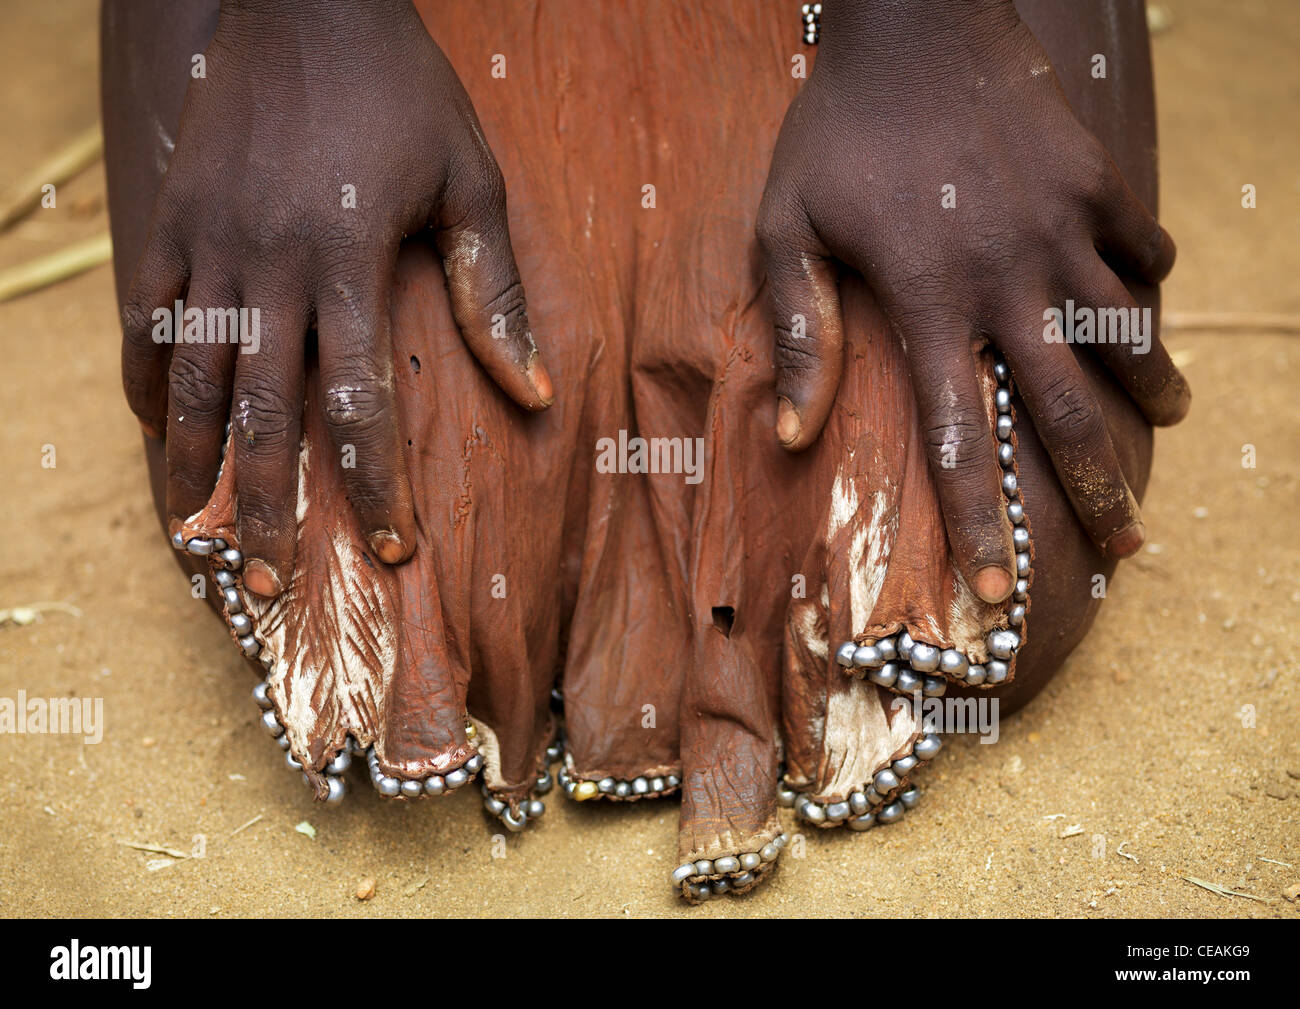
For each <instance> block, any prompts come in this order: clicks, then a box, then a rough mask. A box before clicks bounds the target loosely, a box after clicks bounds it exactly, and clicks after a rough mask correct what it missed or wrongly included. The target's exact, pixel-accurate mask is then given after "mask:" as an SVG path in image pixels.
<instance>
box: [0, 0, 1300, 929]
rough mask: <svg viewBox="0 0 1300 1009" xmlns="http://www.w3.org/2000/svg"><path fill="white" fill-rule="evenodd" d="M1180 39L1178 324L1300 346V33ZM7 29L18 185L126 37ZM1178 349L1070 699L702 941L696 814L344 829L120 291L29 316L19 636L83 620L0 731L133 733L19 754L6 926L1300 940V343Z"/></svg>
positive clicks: (1181, 338)
mask: <svg viewBox="0 0 1300 1009" xmlns="http://www.w3.org/2000/svg"><path fill="white" fill-rule="evenodd" d="M1167 6H1168V9H1169V10H1170V11H1171V13H1172V15H1173V19H1174V24H1173V26H1172V28H1170V29H1169V30H1168V31H1167V32H1165V33H1163V34H1162V35H1160V36H1159V37H1158V38H1157V40H1156V57H1157V63H1156V66H1157V73H1158V78H1159V79H1158V94H1159V96H1160V100H1161V123H1160V129H1161V139H1162V146H1163V150H1162V161H1163V171H1164V206H1163V220H1164V223H1165V224H1166V225H1167V226H1168V227H1169V229H1170V230H1171V232H1172V233H1173V234H1174V235H1175V236H1176V238H1177V240H1178V242H1179V247H1180V256H1179V263H1178V267H1177V269H1176V270H1175V272H1174V275H1173V278H1172V279H1171V281H1170V282H1169V284H1168V287H1167V301H1166V304H1167V307H1168V308H1169V309H1170V310H1173V311H1184V312H1186V311H1241V312H1264V311H1267V312H1287V313H1293V314H1294V313H1300V289H1298V288H1297V286H1296V284H1295V277H1296V275H1297V272H1300V261H1298V258H1297V251H1296V235H1297V224H1298V223H1300V215H1298V214H1297V212H1296V211H1297V201H1300V173H1298V171H1297V168H1296V166H1297V165H1298V164H1300V134H1297V131H1296V129H1295V113H1294V110H1295V108H1296V106H1297V102H1298V101H1300V72H1298V71H1297V68H1296V64H1295V60H1294V54H1295V52H1296V51H1297V49H1300V4H1295V3H1292V2H1290V0H1274V2H1263V0H1255V2H1242V3H1236V4H1233V5H1231V7H1230V11H1231V13H1230V15H1225V14H1224V13H1223V11H1222V10H1221V8H1226V7H1227V5H1223V4H1215V3H1210V2H1191V0H1188V2H1183V3H1173V4H1169V5H1167ZM0 21H2V22H3V23H4V24H5V25H6V29H7V30H6V31H5V33H4V34H3V37H0V66H3V67H4V68H5V70H4V73H3V79H2V80H0V98H2V99H3V100H0V136H4V137H5V138H6V142H5V143H4V144H3V145H2V147H0V181H8V180H10V179H12V178H13V177H15V176H16V175H17V174H20V173H21V172H22V171H23V170H24V169H28V168H30V167H31V166H32V165H33V164H34V163H35V162H36V161H38V160H39V159H40V157H41V156H43V154H44V153H45V152H48V151H49V150H51V149H53V148H54V147H56V146H57V145H58V144H59V143H60V141H61V140H64V139H66V138H67V137H69V136H71V135H72V134H74V133H75V132H77V131H78V130H80V129H81V128H82V127H84V126H85V125H87V124H88V123H90V122H92V121H93V120H94V118H95V116H96V115H97V105H98V98H97V94H96V88H97V78H96V65H97V42H96V14H95V5H94V4H93V3H91V2H87V0H77V2H66V3H60V4H57V5H56V4H40V3H35V2H31V3H4V4H0ZM1245 183H1252V184H1254V185H1255V186H1256V187H1257V189H1258V194H1259V195H1258V203H1259V206H1258V209H1256V210H1245V209H1242V207H1241V206H1240V193H1241V186H1242V185H1243V184H1245ZM102 194H103V175H102V168H99V167H97V168H96V169H94V170H93V171H88V172H86V173H84V174H83V175H82V177H80V178H79V179H77V180H76V181H75V182H73V183H70V184H69V185H67V186H66V187H63V188H62V189H61V190H60V192H59V197H58V207H57V209H55V210H41V211H37V212H35V213H34V214H32V215H31V216H30V217H29V218H28V219H27V220H25V221H24V222H22V223H21V224H20V225H18V226H17V227H16V228H14V229H13V230H12V231H11V232H9V233H8V234H6V235H4V236H3V237H0V267H3V266H5V265H8V264H10V263H13V262H17V261H20V260H22V259H24V258H28V257H31V256H33V255H35V254H39V253H43V252H46V251H49V250H52V249H54V248H57V247H59V246H61V245H63V244H66V243H67V242H70V241H72V240H74V239H78V238H81V237H85V236H88V235H90V234H93V233H95V232H96V231H99V230H102V229H103V228H105V227H106V226H107V221H106V217H105V214H104V211H103V207H102ZM1167 339H1168V341H1169V344H1170V346H1171V349H1172V350H1173V351H1174V352H1175V354H1176V357H1177V360H1178V361H1179V363H1180V364H1181V365H1182V366H1183V368H1184V369H1185V371H1186V373H1187V375H1188V376H1189V378H1190V380H1191V382H1192V384H1193V386H1194V388H1195V392H1196V404H1195V407H1194V410H1193V413H1192V415H1191V417H1190V418H1189V420H1188V421H1187V422H1186V423H1185V424H1183V425H1182V426H1181V427H1178V428H1176V429H1174V430H1171V431H1167V432H1162V433H1160V434H1159V436H1158V443H1157V457H1156V466H1155V475H1154V478H1153V481H1152V485H1151V489H1150V493H1149V497H1148V501H1147V504H1146V506H1145V509H1144V510H1145V516H1146V522H1147V527H1148V531H1149V535H1150V543H1149V545H1148V547H1147V548H1146V550H1145V552H1144V553H1143V554H1142V555H1141V556H1140V557H1138V558H1137V559H1135V560H1132V561H1130V562H1128V563H1126V564H1125V565H1124V566H1123V567H1122V569H1121V572H1120V574H1119V576H1118V577H1117V578H1116V579H1115V580H1114V582H1113V584H1112V586H1111V592H1110V594H1111V597H1112V598H1111V600H1110V605H1109V606H1108V607H1107V608H1106V609H1105V610H1104V611H1103V614H1102V616H1101V619H1100V621H1099V622H1098V624H1097V626H1096V628H1095V630H1094V631H1093V633H1092V635H1091V636H1090V637H1089V638H1088V640H1087V641H1086V642H1085V644H1084V645H1083V646H1082V647H1081V648H1080V649H1079V650H1078V652H1077V653H1076V654H1075V655H1074V657H1073V658H1072V659H1071V661H1070V663H1069V665H1068V668H1067V669H1065V670H1064V671H1063V673H1062V674H1061V675H1060V676H1059V677H1058V678H1057V679H1056V681H1055V682H1054V684H1053V685H1052V686H1051V687H1050V688H1049V689H1048V690H1047V691H1046V693H1045V694H1044V695H1043V696H1042V697H1041V698H1040V699H1039V700H1037V701H1036V702H1035V703H1034V704H1033V705H1032V706H1031V707H1030V708H1029V709H1028V710H1027V711H1026V712H1025V713H1024V714H1023V715H1020V716H1018V717H1016V718H1014V719H1010V720H1009V721H1008V722H1007V723H1006V724H1005V725H1004V726H1003V734H1002V739H1001V741H1000V742H999V743H998V744H997V745H994V746H981V745H978V744H977V743H976V742H975V740H974V738H973V737H967V738H963V739H960V740H955V741H953V742H952V743H950V745H949V746H947V747H946V748H945V750H944V752H943V753H942V754H941V755H940V757H939V758H938V759H937V760H936V761H935V763H934V765H933V766H932V767H931V768H930V769H929V771H928V773H927V774H926V775H925V776H924V777H923V779H922V786H923V788H924V789H925V793H926V794H925V798H924V799H923V801H922V805H921V806H920V807H919V809H918V810H917V812H916V813H915V814H914V815H911V816H909V817H908V818H907V819H906V820H905V821H904V822H903V823H902V824H900V825H898V826H895V827H891V828H889V829H887V830H877V831H873V832H870V833H868V834H865V835H862V836H855V835H850V834H846V833H845V832H840V831H836V832H834V833H832V834H828V835H818V836H812V837H810V838H809V839H808V841H807V844H806V845H805V847H804V851H803V855H804V857H802V858H785V859H783V861H782V863H781V868H780V870H779V872H778V873H777V874H776V876H775V878H774V880H773V881H772V882H771V883H770V884H769V885H767V886H765V887H763V888H760V890H758V891H757V892H756V893H755V894H753V895H751V896H749V897H748V898H745V899H743V900H739V901H722V902H716V903H713V904H710V905H708V906H705V907H703V908H700V909H696V910H688V909H686V908H685V907H683V906H682V905H680V904H679V903H678V902H677V901H676V900H674V899H673V897H672V896H671V891H670V890H669V888H668V886H667V885H666V883H667V881H666V876H667V873H668V872H669V871H670V870H671V868H672V866H673V863H674V853H675V829H676V820H677V806H676V804H675V803H672V802H660V803H655V804H639V805H635V806H631V807H621V808H611V807H597V808H592V807H591V806H576V805H574V804H572V803H567V802H564V801H562V800H560V799H559V798H557V797H556V796H555V795H552V797H551V801H550V802H549V807H550V809H549V812H548V813H547V815H546V817H545V819H544V820H543V821H542V823H541V825H540V829H537V830H530V831H528V832H526V833H525V834H524V835H522V836H518V837H513V836H512V837H510V838H509V840H508V841H507V842H506V843H505V846H504V852H505V857H495V858H494V857H493V843H492V837H493V835H494V834H495V833H496V832H497V831H496V830H494V829H493V828H492V827H490V826H489V823H488V821H487V820H486V818H485V817H484V816H483V814H482V813H481V811H480V808H479V801H478V796H477V794H476V790H474V789H469V790H466V792H465V793H463V794H459V795H457V796H455V797H454V798H452V799H450V800H446V801H442V802H439V803H420V804H415V805H402V804H390V803H384V802H381V801H380V800H379V798H378V797H377V796H376V795H375V794H374V793H373V792H372V791H371V790H370V789H369V788H368V787H361V788H357V789H356V790H354V792H353V794H352V795H350V796H349V797H348V799H347V801H346V802H345V803H344V804H343V805H342V807H340V808H338V809H325V808H324V807H320V806H316V805H314V804H313V803H312V802H311V801H310V800H309V798H308V794H307V791H306V790H305V789H304V788H303V787H302V784H301V782H300V781H299V780H298V777H297V776H296V775H293V774H291V773H290V772H288V771H287V770H286V769H285V767H284V764H283V762H282V760H281V758H280V752H279V751H278V750H277V749H276V748H275V747H274V746H272V745H271V743H270V742H269V741H268V740H267V738H266V736H265V735H263V733H262V732H261V730H260V729H259V728H258V727H257V725H256V717H255V709H254V706H253V704H252V702H251V700H250V699H249V689H250V687H251V686H252V684H251V682H250V678H249V674H248V672H247V671H246V670H245V668H244V667H243V666H241V665H240V663H239V662H238V661H237V660H236V658H235V656H234V655H233V654H232V649H231V647H230V643H229V640H228V638H227V637H226V635H225V632H224V631H223V629H222V628H221V627H220V626H219V625H218V623H217V621H215V620H214V619H212V618H211V616H209V615H208V613H207V612H206V611H205V609H204V608H203V607H202V606H201V604H199V603H198V602H196V601H194V600H192V599H190V598H189V596H188V593H187V591H186V588H187V586H186V584H185V582H184V581H183V579H182V577H181V575H180V574H179V572H178V571H177V569H176V568H175V567H174V565H173V563H172V560H171V557H170V556H169V553H170V551H169V549H168V547H167V546H166V544H165V541H164V540H163V538H162V537H161V535H160V533H159V530H158V528H157V526H156V524H155V522H154V517H153V514H152V509H151V507H150V504H149V500H148V497H147V493H146V486H145V469H144V463H143V459H142V456H141V452H140V444H139V434H138V430H137V427H136V424H135V422H134V420H133V419H132V418H131V416H130V414H129V413H128V412H127V409H126V406H125V404H124V402H123V399H122V395H121V391H120V386H119V378H118V335H117V330H116V323H115V307H114V301H113V294H112V286H111V281H110V276H109V270H108V268H107V267H102V268H100V269H97V270H94V271H93V272H90V273H88V274H85V275H83V276H82V277H80V278H77V279H75V280H73V281H70V282H67V283H64V284H62V285H61V286H58V287H56V288H53V289H50V290H46V291H44V292H41V293H38V294H35V295H31V296H28V297H25V298H22V299H19V300H17V301H13V302H11V303H8V304H5V305H2V306H0V351H2V354H3V365H0V369H2V374H3V377H2V378H0V388H2V389H3V405H4V414H3V424H2V425H0V487H2V488H3V490H2V491H0V494H2V495H3V499H2V500H3V507H0V608H4V607H13V606H17V605H22V604H27V603H32V602H35V601H39V600H64V601H67V602H70V603H73V604H75V605H76V606H77V607H79V608H80V609H81V611H82V615H81V616H80V617H75V616H70V615H65V614H62V613H50V614H47V615H46V616H45V617H44V618H43V619H42V620H40V621H39V622H36V623H32V624H29V625H26V626H21V627H18V626H8V627H5V628H0V697H11V698H12V697H15V696H16V695H17V692H18V691H19V690H26V691H27V692H28V694H29V695H33V696H35V695H39V696H76V697H102V698H103V700H104V712H105V719H106V723H107V728H106V731H105V734H104V738H103V741H102V742H101V743H99V744H98V745H84V744H83V743H82V742H81V741H80V740H79V739H77V738H69V737H66V736H30V735H24V736H16V735H11V736H0V769H3V775H2V777H3V783H2V784H0V823H2V824H3V825H4V830H3V831H0V914H3V915H60V916H62V915H161V916H168V915H178V916H209V915H213V916H244V915H310V916H336V915H337V916H343V915H348V916H352V915H360V916H367V915H400V916H421V917H427V916H439V915H503V914H504V915H519V914H525V913H526V914H534V915H689V916H694V917H712V916H766V915H781V916H792V915H847V916H865V915H896V916H904V915H905V916H916V915H1033V916H1076V915H1082V916H1102V915H1116V916H1141V917H1147V916H1152V917H1155V916H1182V915H1191V916H1202V915H1235V916H1283V917H1288V916H1290V917H1293V916H1296V915H1297V914H1300V903H1297V904H1291V903H1288V902H1287V901H1286V900H1284V899H1283V898H1282V896H1281V891H1282V890H1283V889H1284V888H1285V887H1287V886H1288V885H1290V884H1295V883H1300V831H1298V829H1297V826H1298V824H1300V739H1298V738H1297V737H1298V735H1300V731H1298V730H1297V725H1298V724H1300V688H1298V687H1297V682H1296V665H1297V653H1298V651H1300V649H1298V647H1297V644H1296V641H1295V639H1294V638H1293V637H1292V635H1293V634H1294V633H1296V632H1297V616H1296V614H1297V612H1300V607H1298V606H1297V604H1300V537H1298V536H1297V521H1296V509H1297V493H1296V491H1297V474H1298V472H1300V432H1298V430H1297V420H1298V419H1300V410H1298V409H1297V405H1296V400H1295V391H1296V389H1297V388H1300V342H1297V340H1296V338H1295V337H1294V336H1292V337H1288V336H1285V335H1281V334H1269V333H1261V334H1253V335H1225V334H1213V333H1193V332H1186V331H1178V332H1172V333H1169V334H1167ZM1246 444H1250V445H1253V446H1254V447H1255V450H1256V459H1257V465H1256V468H1254V469H1247V468H1243V466H1242V452H1243V445H1246ZM45 445H54V446H55V449H56V452H57V456H56V461H57V465H56V467H55V468H52V469H48V468H43V467H42V465H41V460H42V451H43V446H45ZM1243 712H1245V713H1246V714H1249V713H1250V712H1253V720H1252V719H1250V718H1248V717H1246V715H1245V714H1243ZM1243 723H1248V724H1243ZM358 783H359V784H364V783H361V782H358ZM254 818H259V819H257V821H256V822H255V823H253V824H252V825H251V826H248V827H246V828H245V829H243V830H241V831H239V832H238V833H235V831H236V829H237V828H239V827H240V826H241V825H243V824H246V823H248V822H249V821H250V820H253V819H254ZM304 821H305V822H308V823H310V824H311V825H312V826H313V827H314V828H315V837H314V839H313V838H311V837H309V836H307V835H306V834H304V833H300V832H298V831H296V830H295V825H297V824H300V823H302V822H304ZM1069 835H1072V836H1069ZM128 842H130V843H144V844H152V845H159V846H164V847H167V848H172V849H176V850H179V851H181V852H184V853H191V852H193V853H201V854H202V855H203V857H190V858H169V857H168V856H166V855H164V854H159V853H151V852H145V851H141V850H137V849H134V848H131V847H128V846H127V844H128ZM1121 846H1123V852H1124V853H1125V854H1130V855H1132V856H1133V857H1132V858H1131V859H1130V858H1127V857H1125V854H1121V853H1120V852H1119V848H1120V847H1121ZM498 854H499V852H498ZM1268 860H1276V861H1268ZM1279 862H1282V863H1291V864H1290V866H1286V865H1281V864H1278V863H1279ZM1186 876H1191V877H1196V878H1199V879H1202V880H1207V881H1211V882H1214V883H1218V884H1221V885H1223V886H1226V887H1229V888H1231V889H1234V890H1238V891H1241V892H1243V893H1249V894H1253V895H1256V896H1258V897H1260V898H1262V899H1261V900H1251V899H1248V898H1245V897H1236V896H1219V895H1216V894H1213V893H1210V892H1208V891H1206V890H1205V889H1202V888H1199V887H1197V886H1195V885H1193V884H1192V883H1190V882H1188V881H1186V880H1185V879H1184V878H1183V877H1186ZM363 877H373V878H374V879H375V880H377V892H376V894H375V896H374V898H373V899H372V900H370V901H368V902H365V903H362V902H359V901H358V900H357V899H356V897H355V895H354V893H355V890H356V888H357V884H358V882H359V881H360V880H361V879H362V878H363Z"/></svg>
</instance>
